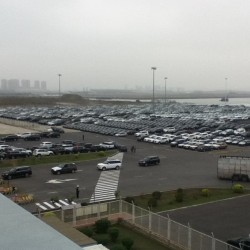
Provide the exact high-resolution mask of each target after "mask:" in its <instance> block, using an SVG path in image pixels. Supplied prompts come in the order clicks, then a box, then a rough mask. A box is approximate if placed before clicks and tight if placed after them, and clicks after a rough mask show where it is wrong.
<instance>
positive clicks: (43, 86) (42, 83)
mask: <svg viewBox="0 0 250 250" xmlns="http://www.w3.org/2000/svg"><path fill="white" fill-rule="evenodd" d="M41 89H42V90H47V83H46V81H41Z"/></svg>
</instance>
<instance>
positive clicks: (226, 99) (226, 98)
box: [225, 77, 228, 102]
mask: <svg viewBox="0 0 250 250" xmlns="http://www.w3.org/2000/svg"><path fill="white" fill-rule="evenodd" d="M227 101H228V96H227V77H226V78H225V102H227Z"/></svg>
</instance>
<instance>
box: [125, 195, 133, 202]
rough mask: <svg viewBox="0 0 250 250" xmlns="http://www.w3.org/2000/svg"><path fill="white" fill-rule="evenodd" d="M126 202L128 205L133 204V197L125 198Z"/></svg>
mask: <svg viewBox="0 0 250 250" xmlns="http://www.w3.org/2000/svg"><path fill="white" fill-rule="evenodd" d="M124 200H125V201H126V202H129V203H135V199H134V198H133V197H129V196H128V197H126V198H125V199H124Z"/></svg>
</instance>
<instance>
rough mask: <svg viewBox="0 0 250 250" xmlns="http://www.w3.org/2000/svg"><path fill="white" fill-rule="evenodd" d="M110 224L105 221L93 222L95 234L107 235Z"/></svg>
mask: <svg viewBox="0 0 250 250" xmlns="http://www.w3.org/2000/svg"><path fill="white" fill-rule="evenodd" d="M110 225H111V222H110V221H109V220H107V219H101V220H98V221H96V222H95V229H96V232H97V233H107V231H108V229H109V227H110Z"/></svg>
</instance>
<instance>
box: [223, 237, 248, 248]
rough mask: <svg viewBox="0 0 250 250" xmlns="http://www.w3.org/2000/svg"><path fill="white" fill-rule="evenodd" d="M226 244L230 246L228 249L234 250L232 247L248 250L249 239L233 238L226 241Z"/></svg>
mask: <svg viewBox="0 0 250 250" xmlns="http://www.w3.org/2000/svg"><path fill="white" fill-rule="evenodd" d="M227 243H228V244H230V245H231V246H232V248H229V249H232V250H233V249H235V248H234V247H237V248H239V249H242V250H250V238H240V237H239V238H234V239H230V240H227Z"/></svg>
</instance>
